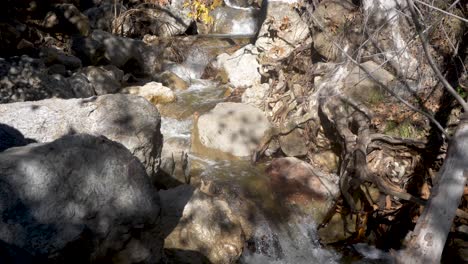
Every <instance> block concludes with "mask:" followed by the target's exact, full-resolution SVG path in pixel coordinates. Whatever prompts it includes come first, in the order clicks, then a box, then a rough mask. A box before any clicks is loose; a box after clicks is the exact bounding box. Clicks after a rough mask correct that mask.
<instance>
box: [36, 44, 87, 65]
mask: <svg viewBox="0 0 468 264" xmlns="http://www.w3.org/2000/svg"><path fill="white" fill-rule="evenodd" d="M40 57H41V58H42V59H43V60H44V63H45V64H46V65H52V64H62V65H64V66H65V67H66V68H67V69H70V70H75V69H78V68H81V60H80V59H78V58H77V57H75V56H73V55H67V54H65V53H64V52H62V51H61V50H58V49H55V48H42V49H41V51H40Z"/></svg>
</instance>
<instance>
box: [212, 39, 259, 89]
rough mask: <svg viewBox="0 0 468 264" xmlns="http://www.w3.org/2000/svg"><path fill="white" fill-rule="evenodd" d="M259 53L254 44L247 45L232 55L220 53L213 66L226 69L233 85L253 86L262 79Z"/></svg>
mask: <svg viewBox="0 0 468 264" xmlns="http://www.w3.org/2000/svg"><path fill="white" fill-rule="evenodd" d="M257 55H258V52H257V49H256V48H255V47H254V46H253V45H247V46H245V47H243V48H241V49H239V50H237V51H236V52H234V53H233V54H232V55H229V54H227V53H223V54H221V55H219V56H218V57H217V58H216V61H215V62H214V63H213V66H214V67H215V68H216V69H218V70H220V71H224V72H225V73H226V77H227V79H228V80H229V82H230V83H232V85H234V86H236V87H237V86H251V85H254V84H259V83H260V80H261V75H260V73H259V67H260V64H259V63H258V61H257Z"/></svg>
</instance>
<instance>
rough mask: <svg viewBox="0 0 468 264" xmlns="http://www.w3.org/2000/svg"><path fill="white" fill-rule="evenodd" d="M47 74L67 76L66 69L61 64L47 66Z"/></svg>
mask: <svg viewBox="0 0 468 264" xmlns="http://www.w3.org/2000/svg"><path fill="white" fill-rule="evenodd" d="M47 73H48V74H50V75H54V74H59V75H62V76H65V75H67V68H65V66H63V65H62V64H54V65H51V66H49V68H48V69H47Z"/></svg>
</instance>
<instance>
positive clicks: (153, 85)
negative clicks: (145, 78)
mask: <svg viewBox="0 0 468 264" xmlns="http://www.w3.org/2000/svg"><path fill="white" fill-rule="evenodd" d="M127 92H128V93H129V94H134V95H138V96H141V97H144V98H146V99H147V100H148V101H150V102H151V103H153V104H167V103H172V102H174V101H175V100H176V95H175V93H174V92H173V91H172V90H171V88H169V87H166V86H163V85H162V84H161V83H158V82H149V83H147V84H145V85H143V86H133V87H129V88H127Z"/></svg>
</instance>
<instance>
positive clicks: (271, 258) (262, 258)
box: [241, 217, 341, 264]
mask: <svg viewBox="0 0 468 264" xmlns="http://www.w3.org/2000/svg"><path fill="white" fill-rule="evenodd" d="M316 230H317V229H316V225H315V224H314V223H313V222H312V221H311V220H310V219H307V218H305V217H304V218H299V219H296V220H291V221H289V222H288V223H286V224H281V225H280V226H278V227H277V228H273V227H272V225H269V224H264V225H262V226H260V227H259V228H258V229H257V230H256V233H255V235H254V240H253V242H252V243H253V245H251V246H250V247H251V248H249V246H247V248H246V250H245V252H246V253H244V255H243V256H242V259H241V263H242V264H261V263H273V264H309V263H341V262H340V259H341V256H340V254H338V253H336V252H335V251H332V250H327V249H324V248H323V247H322V246H321V245H320V244H319V242H318V239H317V234H316ZM252 249H253V252H252Z"/></svg>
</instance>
